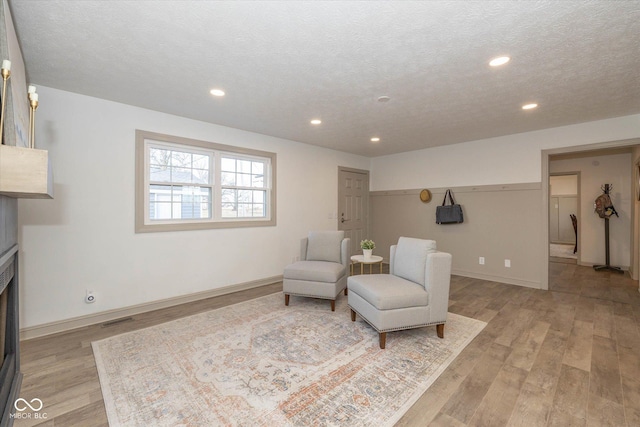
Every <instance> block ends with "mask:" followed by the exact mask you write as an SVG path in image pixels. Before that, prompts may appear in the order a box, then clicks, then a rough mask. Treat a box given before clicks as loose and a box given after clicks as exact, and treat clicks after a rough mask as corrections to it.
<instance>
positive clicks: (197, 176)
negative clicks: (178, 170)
mask: <svg viewBox="0 0 640 427" xmlns="http://www.w3.org/2000/svg"><path fill="white" fill-rule="evenodd" d="M191 182H193V183H194V184H209V171H208V170H205V169H194V170H193V174H192V176H191Z"/></svg>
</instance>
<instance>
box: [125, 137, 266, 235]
mask: <svg viewBox="0 0 640 427" xmlns="http://www.w3.org/2000/svg"><path fill="white" fill-rule="evenodd" d="M136 159H137V160H136V165H137V166H136V169H137V170H136V231H174V230H182V229H184V230H188V229H202V228H220V227H242V226H261V225H275V188H274V183H275V179H273V177H274V170H275V159H276V155H275V154H274V153H267V152H262V151H257V150H250V149H245V148H236V147H231V146H228V145H220V144H214V143H208V142H204V141H195V140H188V139H185V138H179V137H171V136H168V135H160V134H152V133H150V132H144V131H136Z"/></svg>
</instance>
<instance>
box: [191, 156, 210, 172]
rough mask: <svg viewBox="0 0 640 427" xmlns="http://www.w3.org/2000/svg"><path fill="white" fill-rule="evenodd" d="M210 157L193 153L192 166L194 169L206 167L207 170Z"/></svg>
mask: <svg viewBox="0 0 640 427" xmlns="http://www.w3.org/2000/svg"><path fill="white" fill-rule="evenodd" d="M210 160H211V158H210V157H209V156H205V155H200V154H194V155H193V168H194V169H206V170H209V165H210V164H211V162H210Z"/></svg>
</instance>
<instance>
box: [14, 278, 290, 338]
mask: <svg viewBox="0 0 640 427" xmlns="http://www.w3.org/2000/svg"><path fill="white" fill-rule="evenodd" d="M281 281H282V276H281V275H280V276H273V277H268V278H265V279H260V280H253V281H251V282H245V283H238V284H235V285H230V286H224V287H222V288H215V289H210V290H207V291H202V292H196V293H193V294H188V295H181V296H177V297H173V298H166V299H162V300H158V301H151V302H147V303H143V304H137V305H132V306H129V307H123V308H116V309H113V310H107V311H101V312H100V313H93V314H88V315H86V316H78V317H73V318H71V319H65V320H59V321H56V322H51V323H44V324H42V325H37V326H29V327H26V328H23V329H20V341H23V340H29V339H32V338H38V337H43V336H46V335H51V334H56V333H59V332H66V331H69V330H71V329H76V328H82V327H84V326H90V325H95V324H97V323H104V322H109V321H112V320H116V319H121V318H123V317H128V316H133V315H136V314H140V313H146V312H149V311H153V310H159V309H161V308H167V307H173V306H175V305H180V304H185V303H188V302H193V301H199V300H203V299H206V298H211V297H217V296H220V295H226V294H231V293H233V292H238V291H244V290H247V289H253V288H257V287H260V286H266V285H271V284H273V283H277V282H281Z"/></svg>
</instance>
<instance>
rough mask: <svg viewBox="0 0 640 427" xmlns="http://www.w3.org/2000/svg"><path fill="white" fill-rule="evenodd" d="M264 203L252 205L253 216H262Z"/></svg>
mask: <svg viewBox="0 0 640 427" xmlns="http://www.w3.org/2000/svg"><path fill="white" fill-rule="evenodd" d="M264 212H265V211H264V205H262V204H256V205H253V216H254V217H264Z"/></svg>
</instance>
